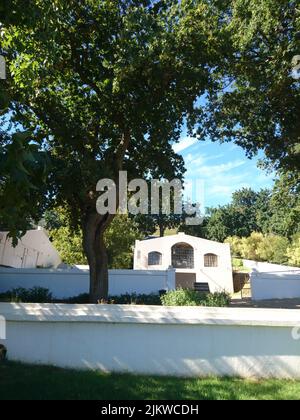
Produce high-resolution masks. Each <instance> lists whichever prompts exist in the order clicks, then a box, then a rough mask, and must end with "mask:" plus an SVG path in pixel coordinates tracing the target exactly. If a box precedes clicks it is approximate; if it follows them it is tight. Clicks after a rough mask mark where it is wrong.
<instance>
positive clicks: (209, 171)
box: [193, 160, 246, 178]
mask: <svg viewBox="0 0 300 420" xmlns="http://www.w3.org/2000/svg"><path fill="white" fill-rule="evenodd" d="M245 163H246V161H245V160H235V161H233V162H228V163H221V164H220V165H211V166H210V165H205V166H201V167H199V168H198V169H196V172H197V174H198V175H200V176H202V177H204V178H213V177H215V176H216V175H220V174H224V173H226V172H230V171H232V170H233V169H237V168H239V167H241V166H243V165H245ZM193 172H195V170H194V171H193Z"/></svg>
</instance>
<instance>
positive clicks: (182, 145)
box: [173, 137, 198, 153]
mask: <svg viewBox="0 0 300 420" xmlns="http://www.w3.org/2000/svg"><path fill="white" fill-rule="evenodd" d="M197 141H198V140H197V139H196V138H194V137H186V138H184V139H182V140H181V141H180V142H179V143H175V144H174V145H173V150H174V152H175V153H182V152H183V151H184V150H186V149H188V148H189V147H191V146H193V145H194V144H195V143H197Z"/></svg>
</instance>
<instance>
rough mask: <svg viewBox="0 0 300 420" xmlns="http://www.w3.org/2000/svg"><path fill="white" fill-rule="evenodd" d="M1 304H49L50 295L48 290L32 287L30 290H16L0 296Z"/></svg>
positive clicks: (50, 300)
mask: <svg viewBox="0 0 300 420" xmlns="http://www.w3.org/2000/svg"><path fill="white" fill-rule="evenodd" d="M0 301H1V302H12V303H51V302H52V294H51V293H50V292H49V290H48V289H45V288H42V287H33V288H32V289H24V288H21V287H20V288H17V289H12V290H10V291H8V292H6V293H2V294H0Z"/></svg>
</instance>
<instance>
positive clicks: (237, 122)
mask: <svg viewBox="0 0 300 420" xmlns="http://www.w3.org/2000/svg"><path fill="white" fill-rule="evenodd" d="M226 3H227V2H226ZM227 4H228V9H227V14H226V17H225V18H224V21H225V22H227V23H228V25H227V30H228V34H229V37H230V40H231V42H230V45H228V48H227V49H226V53H227V54H226V60H224V67H223V68H224V71H225V73H226V75H227V77H226V80H225V79H224V80H222V81H221V82H220V85H219V93H216V92H213V93H212V94H211V95H210V98H209V104H208V107H207V112H206V114H205V115H206V121H205V122H203V121H202V124H200V131H201V133H202V135H203V136H205V135H209V136H210V137H211V138H212V139H213V140H218V141H219V140H222V141H234V142H235V143H236V144H238V145H239V146H242V147H243V148H244V149H245V150H246V152H247V154H248V155H249V156H253V155H255V154H257V152H258V150H259V149H263V151H264V153H265V156H266V160H267V162H270V163H271V164H273V165H275V167H277V168H278V167H281V168H285V169H286V168H290V169H294V170H298V169H299V162H300V148H299V146H300V142H299V138H300V137H299V136H300V123H299V108H300V95H299V80H296V79H294V78H293V77H292V59H293V57H294V56H296V55H298V54H299V46H300V43H299V31H300V19H299V7H298V2H297V1H278V0H268V1H257V0H248V1H245V0H235V1H231V2H228V3H227Z"/></svg>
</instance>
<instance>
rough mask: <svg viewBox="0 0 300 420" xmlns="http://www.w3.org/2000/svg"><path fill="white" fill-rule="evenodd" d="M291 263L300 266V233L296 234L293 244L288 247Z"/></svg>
mask: <svg viewBox="0 0 300 420" xmlns="http://www.w3.org/2000/svg"><path fill="white" fill-rule="evenodd" d="M287 256H288V259H289V264H290V265H295V266H296V267H300V234H298V235H295V236H294V238H293V241H292V243H291V245H290V246H289V247H288V249H287Z"/></svg>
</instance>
